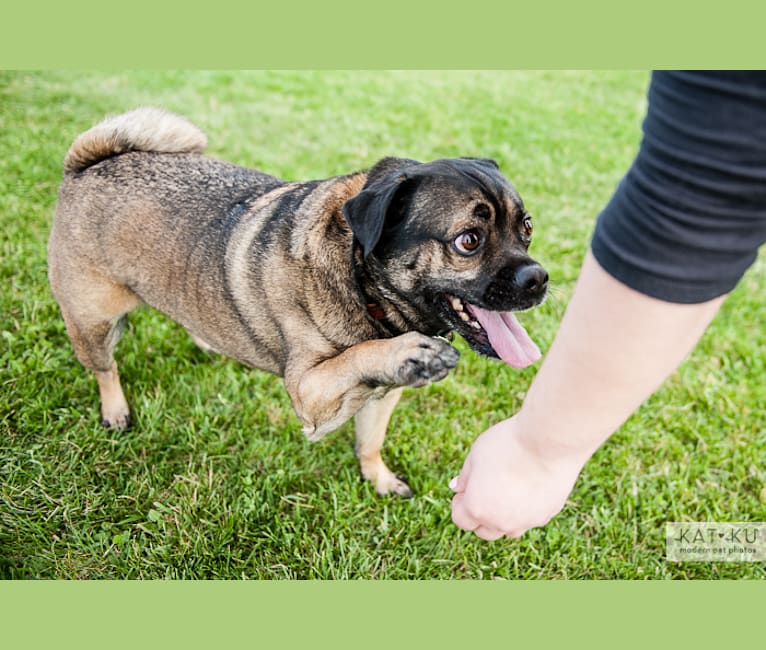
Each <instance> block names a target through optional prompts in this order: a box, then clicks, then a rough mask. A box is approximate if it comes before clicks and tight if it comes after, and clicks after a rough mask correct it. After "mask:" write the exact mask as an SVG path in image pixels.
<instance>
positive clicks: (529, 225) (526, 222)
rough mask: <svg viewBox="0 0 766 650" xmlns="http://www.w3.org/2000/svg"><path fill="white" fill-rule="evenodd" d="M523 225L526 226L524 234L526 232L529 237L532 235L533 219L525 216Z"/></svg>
mask: <svg viewBox="0 0 766 650" xmlns="http://www.w3.org/2000/svg"><path fill="white" fill-rule="evenodd" d="M521 225H522V226H524V234H526V236H527V237H531V236H532V219H530V218H529V217H525V218H524V221H522V222H521Z"/></svg>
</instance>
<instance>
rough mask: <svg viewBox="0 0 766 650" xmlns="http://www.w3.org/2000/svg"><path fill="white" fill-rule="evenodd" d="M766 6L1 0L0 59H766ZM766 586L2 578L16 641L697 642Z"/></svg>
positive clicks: (732, 626)
mask: <svg viewBox="0 0 766 650" xmlns="http://www.w3.org/2000/svg"><path fill="white" fill-rule="evenodd" d="M760 4H761V6H759V5H758V4H756V3H755V2H742V1H741V0H733V1H731V2H728V3H727V4H726V7H725V15H723V10H722V9H720V8H718V7H715V8H711V9H707V8H705V6H704V5H701V4H699V3H697V2H695V3H692V2H688V1H685V2H676V3H670V2H667V1H665V2H662V3H660V2H656V0H647V2H643V3H638V4H637V3H633V4H624V3H615V2H612V3H607V2H594V1H593V0H583V1H581V2H576V3H566V2H550V1H549V0H538V1H537V2H535V3H524V4H523V5H521V3H513V4H511V3H506V4H505V5H501V4H500V3H497V4H496V3H490V2H486V1H485V0H479V1H476V2H472V3H470V4H462V5H459V6H458V7H453V6H451V5H449V3H443V2H441V3H436V2H431V3H427V4H424V3H416V2H413V1H412V0H409V1H408V2H402V1H401V0H389V1H388V2H385V3H380V2H379V3H368V4H363V3H359V2H338V1H336V0H330V1H329V2H327V1H326V2H322V3H316V2H314V3H305V6H302V5H299V4H287V3H274V4H269V5H263V4H262V3H258V4H256V3H252V4H251V5H249V6H247V7H243V6H241V5H240V4H239V3H235V2H232V1H231V0H220V1H219V2H215V3H207V4H205V3H203V4H201V5H198V6H196V7H195V6H193V5H192V3H188V4H183V5H182V4H181V3H178V2H159V1H157V0H155V1H154V2H151V3H150V2H147V1H146V0H135V1H134V2H132V3H125V4H122V5H106V4H104V3H100V2H96V1H94V0H88V1H83V0H74V1H70V2H67V3H61V2H56V3H54V2H39V1H36V0H30V1H28V2H25V3H18V2H16V3H14V4H13V5H11V6H6V7H4V9H3V13H4V16H3V20H2V26H0V67H2V68H6V69H8V68H17V69H19V68H26V69H29V68H62V67H67V68H94V67H98V68H111V69H122V68H152V69H159V68H226V67H228V68H240V69H242V68H282V69H285V68H345V69H360V68H366V69H371V68H431V69H436V68H438V69H470V68H490V69H497V68H536V69H542V68H557V69H561V68H631V69H635V68H641V69H648V68H652V67H659V68H669V67H696V68H702V67H712V68H740V67H747V68H761V67H766V48H764V47H763V45H762V43H763V29H762V26H763V24H764V20H763V17H764V13H766V11H765V10H764V9H763V8H762V3H760ZM517 5H521V6H517ZM0 110H2V106H1V104H0ZM1 136H2V134H0V137H1ZM1 552H2V549H0V553H1ZM765 595H766V588H765V585H764V583H756V582H587V581H582V582H577V583H574V582H523V583H522V582H513V583H475V582H377V583H375V582H350V583H340V582H314V583H306V582H291V583H276V582H273V583H272V582H263V583H239V582H231V583H229V582H205V583H202V582H120V581H114V582H84V581H83V582H57V581H47V582H27V581H18V582H1V583H0V621H1V625H2V630H3V632H2V636H3V638H4V641H6V642H7V643H8V646H7V647H20V648H27V647H44V644H50V645H54V644H55V645H57V646H59V645H64V646H65V647H66V646H68V645H70V644H76V645H77V647H78V648H88V647H95V646H96V645H98V646H105V645H106V646H107V647H122V646H125V647H127V646H128V645H130V646H135V645H140V646H149V647H155V646H159V645H169V646H172V647H186V646H214V647H220V646H221V645H222V644H225V643H230V642H236V643H238V644H242V643H244V644H247V645H260V644H262V643H266V642H273V643H275V644H279V646H277V647H283V646H287V647H293V646H294V645H296V644H297V643H301V642H306V643H308V644H311V645H312V646H314V645H323V644H324V643H328V642H329V643H332V644H333V645H342V646H351V645H353V646H359V645H362V646H365V647H366V646H382V645H389V644H396V645H402V644H406V645H408V646H409V645H412V644H414V643H416V642H417V641H423V642H424V643H427V644H428V645H429V646H434V645H449V646H452V645H468V644H471V645H475V644H477V643H481V642H483V641H484V642H487V643H494V644H496V643H498V642H500V643H507V644H509V645H517V644H518V643H519V642H522V643H523V642H526V641H531V642H534V643H536V644H537V643H540V642H543V643H545V645H549V644H551V643H556V642H559V643H562V644H566V643H570V644H571V642H572V641H573V640H574V639H576V638H584V639H587V640H588V642H589V645H594V646H599V645H604V646H607V645H608V646H609V647H615V646H623V645H638V644H639V643H641V644H647V645H648V644H652V645H656V646H666V645H668V644H669V643H670V642H673V641H675V642H680V643H682V644H683V645H684V646H685V647H689V646H696V644H697V643H702V642H704V643H705V645H712V644H714V643H715V644H718V645H722V644H733V643H737V642H743V643H744V642H748V643H749V642H752V640H753V639H757V638H761V637H762V632H761V633H759V632H760V629H761V625H762V623H761V616H759V615H760V614H761V613H762V604H763V602H764V600H765V599H764V596H765Z"/></svg>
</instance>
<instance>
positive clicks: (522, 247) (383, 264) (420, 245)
mask: <svg viewBox="0 0 766 650" xmlns="http://www.w3.org/2000/svg"><path fill="white" fill-rule="evenodd" d="M343 213H344V215H345V217H346V220H347V221H348V223H349V225H350V226H351V230H352V231H353V233H354V238H355V239H356V240H357V242H358V243H359V246H360V247H361V250H362V254H363V257H364V265H365V268H367V269H369V271H370V275H371V276H372V277H374V278H376V279H377V280H378V281H380V282H386V283H388V285H389V286H388V287H387V289H388V290H389V292H393V293H395V294H396V296H397V297H398V299H399V301H400V302H401V301H404V302H406V303H407V305H408V306H409V307H410V309H408V312H409V313H411V314H416V318H417V320H418V322H417V323H416V327H417V329H419V330H420V331H423V332H424V333H437V332H439V331H444V330H445V329H451V330H456V331H457V332H458V333H459V334H460V335H461V336H462V337H463V338H464V339H465V340H466V341H467V342H468V344H469V345H470V346H471V348H473V349H474V350H476V351H477V352H479V353H481V354H484V355H486V356H491V357H501V358H502V359H504V360H505V361H507V362H508V363H510V364H511V365H514V366H519V367H520V366H525V365H528V364H529V363H532V362H533V361H535V360H536V359H537V358H538V357H539V351H538V350H537V348H536V346H535V345H534V343H532V341H531V340H530V339H529V337H528V336H527V335H526V332H525V331H524V329H523V328H522V327H521V325H519V323H518V322H517V321H516V319H515V318H514V316H513V315H512V312H514V311H521V310H524V309H529V308H530V307H534V306H535V305H538V304H540V303H541V302H542V301H543V299H544V298H545V294H546V291H547V287H548V274H547V273H546V272H545V270H544V269H543V267H542V266H540V264H538V263H537V262H536V261H535V260H533V259H532V258H531V257H530V256H529V255H528V254H527V250H528V248H529V244H530V240H531V236H532V220H531V217H530V216H529V214H528V213H527V211H526V210H525V209H524V205H523V203H522V201H521V199H520V197H519V195H518V193H517V192H516V190H515V189H514V187H513V186H512V185H511V183H510V182H509V181H508V180H507V179H506V178H505V177H504V176H503V175H502V174H501V173H500V170H499V169H498V166H497V164H496V163H495V162H494V161H492V160H485V159H474V158H454V159H453V158H450V159H443V160H436V161H433V162H430V163H419V162H416V161H414V160H405V159H399V158H384V159H383V160H381V161H380V162H379V163H378V164H377V165H375V166H374V167H373V168H372V169H371V170H370V172H369V174H368V177H367V181H366V184H365V186H364V188H363V189H362V191H361V192H360V193H359V194H357V195H356V196H354V197H353V198H351V199H350V200H348V201H347V202H346V203H345V205H344V207H343Z"/></svg>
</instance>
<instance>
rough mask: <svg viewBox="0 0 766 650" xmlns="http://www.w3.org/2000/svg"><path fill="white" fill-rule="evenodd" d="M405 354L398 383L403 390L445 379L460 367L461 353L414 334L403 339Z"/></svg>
mask: <svg viewBox="0 0 766 650" xmlns="http://www.w3.org/2000/svg"><path fill="white" fill-rule="evenodd" d="M401 338H402V339H403V341H402V342H403V343H405V346H404V347H403V349H402V350H401V354H400V355H399V358H400V359H401V361H400V362H399V367H398V368H397V370H396V381H397V383H398V384H399V385H400V386H424V385H425V384H427V383H429V382H433V381H439V380H441V379H444V378H445V377H446V376H447V375H448V374H449V371H450V370H452V369H453V368H454V367H455V366H456V365H457V361H458V358H459V357H460V353H459V352H458V351H457V350H456V349H455V348H453V347H452V346H451V345H450V344H449V343H447V342H445V341H443V340H441V339H435V338H431V337H430V336H425V335H424V334H418V333H416V332H410V333H408V334H403V335H402V336H401Z"/></svg>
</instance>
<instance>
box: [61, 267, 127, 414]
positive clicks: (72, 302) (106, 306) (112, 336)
mask: <svg viewBox="0 0 766 650" xmlns="http://www.w3.org/2000/svg"><path fill="white" fill-rule="evenodd" d="M51 286H52V287H53V290H54V293H55V294H56V297H57V298H58V300H59V304H60V306H61V312H62V315H63V316H64V322H65V323H66V327H67V333H68V334H69V338H70V340H71V341H72V346H73V347H74V351H75V354H76V355H77V358H78V359H79V361H80V363H82V365H83V366H85V367H86V368H88V369H89V370H92V371H93V372H94V374H95V375H96V380H97V381H98V388H99V394H100V397H101V418H102V422H103V424H104V426H106V427H109V428H113V429H124V428H126V427H127V426H128V425H129V423H130V409H129V408H128V402H127V400H126V399H125V394H124V393H123V391H122V386H121V385H120V376H119V373H118V371H117V364H116V362H115V360H114V348H115V346H116V345H117V341H119V339H120V335H121V334H122V330H123V328H124V326H125V320H126V318H125V316H126V314H127V313H128V312H129V311H131V310H132V309H133V308H134V307H136V306H137V305H138V304H139V302H140V300H139V298H138V297H137V296H136V295H135V294H134V293H133V292H132V291H130V290H129V289H127V288H126V287H123V286H121V285H116V284H114V283H112V282H110V281H109V280H106V279H104V278H94V277H92V276H91V277H87V278H85V277H78V278H77V280H76V281H75V282H72V281H71V278H70V281H68V282H66V283H64V282H62V281H61V278H59V277H58V276H57V275H56V273H55V267H53V268H52V270H51Z"/></svg>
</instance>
